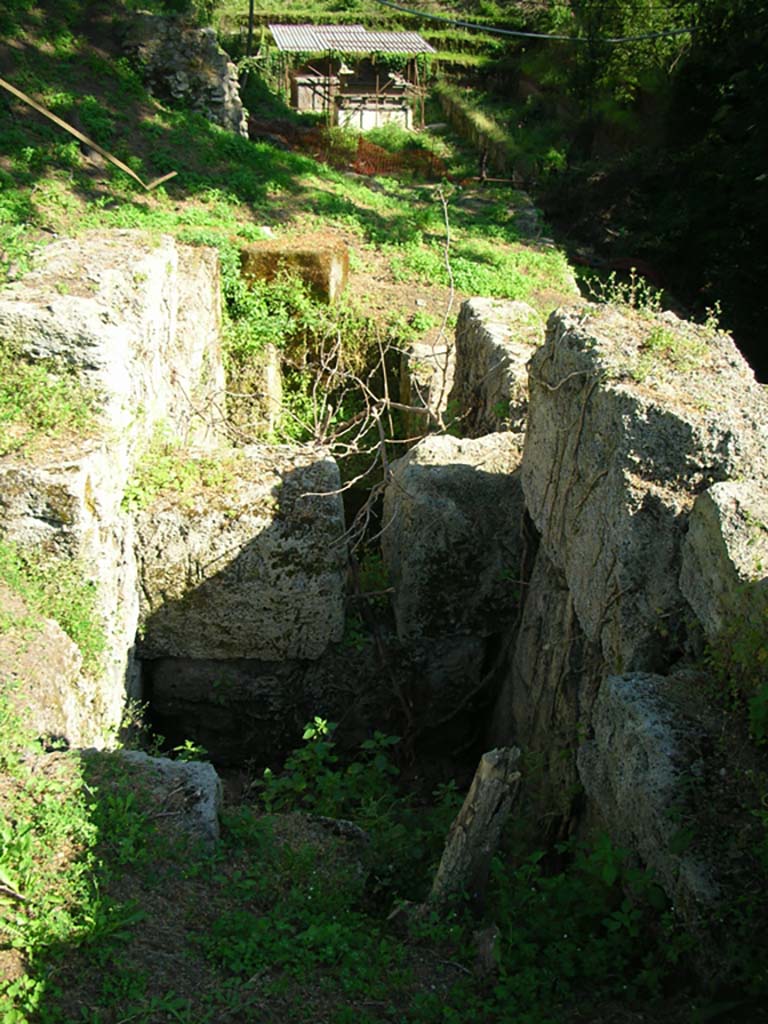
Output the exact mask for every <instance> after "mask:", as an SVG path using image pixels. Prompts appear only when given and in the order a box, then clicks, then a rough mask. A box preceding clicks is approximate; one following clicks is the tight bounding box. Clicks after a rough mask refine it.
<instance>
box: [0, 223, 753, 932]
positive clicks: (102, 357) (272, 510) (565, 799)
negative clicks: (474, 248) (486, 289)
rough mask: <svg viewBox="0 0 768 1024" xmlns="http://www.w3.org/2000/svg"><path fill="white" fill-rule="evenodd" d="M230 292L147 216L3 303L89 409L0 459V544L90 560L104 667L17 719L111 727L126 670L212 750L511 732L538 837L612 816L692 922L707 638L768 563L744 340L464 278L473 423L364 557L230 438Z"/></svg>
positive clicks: (395, 484)
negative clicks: (152, 234) (139, 225)
mask: <svg viewBox="0 0 768 1024" xmlns="http://www.w3.org/2000/svg"><path fill="white" fill-rule="evenodd" d="M82 267H98V268H100V269H99V270H98V271H97V272H92V275H91V278H90V279H89V283H88V286H87V287H82V288H79V287H74V286H73V287H72V288H70V289H69V291H68V293H67V294H62V292H61V290H60V289H59V288H57V287H56V285H57V282H59V281H61V280H62V279H67V280H71V281H77V280H79V278H78V275H80V276H82V271H81V269H80V268H82ZM219 310H220V295H219V282H218V265H217V259H216V254H215V253H214V252H212V251H210V250H206V249H191V248H189V247H185V246H181V245H179V244H177V243H176V242H175V241H173V240H172V239H170V238H162V239H161V240H160V241H159V242H158V241H156V240H152V239H147V238H144V237H143V236H140V235H138V234H136V233H134V232H111V233H94V234H89V235H85V236H83V238H81V239H79V240H78V241H76V242H67V243H55V244H54V245H52V246H50V247H49V248H48V249H47V250H46V254H45V258H44V260H43V262H42V265H41V268H40V269H39V270H37V271H36V272H34V273H32V274H30V275H28V276H27V277H25V278H24V279H23V280H22V281H20V282H18V283H16V284H15V285H13V286H11V287H10V288H8V289H6V291H5V292H4V293H3V296H2V297H0V332H2V333H3V334H4V336H6V337H12V338H14V339H15V344H16V345H17V346H18V349H19V355H20V357H22V356H24V357H31V356H33V355H34V357H35V358H40V357H43V356H57V357H59V358H63V359H66V361H67V362H68V363H69V364H71V365H74V366H76V367H78V368H79V370H80V372H81V375H82V377H83V379H84V380H86V381H87V382H88V383H89V384H90V385H92V386H93V387H94V388H96V389H97V393H98V395H99V402H100V409H101V420H100V421H99V423H98V425H97V426H95V427H94V428H93V429H92V431H91V432H90V434H89V437H88V438H87V439H86V440H85V441H82V440H78V441H77V442H73V443H72V444H71V445H69V446H67V445H63V446H62V448H61V450H51V451H46V452H40V453H38V454H37V455H36V456H35V457H34V458H28V459H22V458H19V457H15V456H13V455H11V456H7V457H6V458H4V459H3V460H2V462H0V485H1V486H0V495H2V497H1V499H0V500H1V502H2V516H3V523H4V531H5V535H6V537H7V538H8V539H9V540H11V541H14V542H18V543H23V544H25V545H27V546H31V547H33V548H34V547H36V548H38V549H39V550H41V551H45V552H46V553H47V554H48V555H55V556H58V557H61V558H72V557H76V558H77V559H79V560H80V561H82V563H84V564H87V565H88V566H90V567H91V571H92V573H93V580H94V583H96V584H97V585H98V594H99V601H100V610H101V613H102V615H103V617H104V619H105V621H106V622H107V623H108V627H109V628H108V637H107V650H106V653H105V656H104V657H105V664H106V666H107V667H106V669H105V671H104V673H103V675H102V677H101V678H100V679H98V680H97V685H95V684H94V680H93V679H92V678H91V679H89V678H88V674H87V672H86V671H85V670H84V668H83V664H82V659H81V660H80V662H79V663H78V662H77V659H76V658H75V657H74V656H73V659H72V661H71V665H70V666H69V668H68V670H67V671H66V672H63V671H62V672H61V673H59V674H57V675H56V678H55V679H50V680H49V681H48V684H47V685H48V690H47V691H44V692H41V693H36V694H30V695H29V701H30V705H31V706H32V705H34V720H35V723H36V725H35V727H36V728H37V729H39V731H40V732H41V734H43V733H47V734H49V735H56V736H61V737H65V738H66V739H67V741H68V742H69V743H70V745H71V746H73V747H82V746H88V745H92V744H97V745H105V736H109V735H110V734H112V735H114V733H115V732H116V731H117V730H118V729H119V726H120V722H121V717H122V715H123V711H124V706H125V699H126V693H127V694H128V696H129V697H132V698H134V699H138V700H146V701H148V702H149V705H150V709H151V717H152V721H153V723H154V725H155V726H156V728H157V731H158V732H159V733H161V734H163V735H164V736H165V738H166V746H167V747H168V748H173V747H176V746H179V745H181V744H183V743H184V742H186V741H191V742H193V743H194V744H198V745H200V746H202V747H204V748H206V750H207V751H208V752H209V755H210V757H211V758H212V760H213V761H214V762H215V763H216V764H219V765H222V766H224V767H226V768H227V769H232V768H240V767H241V766H243V765H248V766H249V767H250V768H253V769H254V770H257V769H258V768H260V767H261V766H264V765H268V764H274V763H276V762H278V761H279V760H280V759H281V757H282V756H283V755H284V754H285V753H286V751H287V750H289V749H291V748H292V747H294V746H296V745H297V743H298V742H299V741H300V739H301V733H302V729H303V726H304V725H305V723H307V722H308V721H311V720H312V719H313V717H314V716H320V717H322V718H326V719H328V720H331V721H335V722H338V723H339V733H338V736H339V740H340V742H342V743H343V744H347V745H349V746H354V745H355V744H357V743H359V742H360V740H362V739H365V738H366V737H368V736H369V735H370V732H371V730H372V729H378V730H383V731H385V732H389V733H393V734H396V735H399V736H402V737H403V740H404V743H405V744H406V746H407V748H408V749H409V750H410V752H411V754H412V755H414V756H416V757H427V756H429V757H434V756H436V755H440V756H445V757H446V759H448V760H452V761H454V762H455V761H456V759H457V757H458V756H459V755H460V754H461V752H462V751H466V752H467V756H468V757H470V756H471V757H472V758H475V757H476V756H477V755H478V754H479V753H480V752H482V751H483V750H487V749H489V748H490V747H492V746H499V747H508V746H511V745H513V744H515V745H517V746H519V747H520V748H521V749H522V751H523V760H522V773H523V789H522V796H521V804H520V807H521V810H520V814H521V816H523V817H524V818H525V821H526V824H527V826H528V827H529V831H530V832H531V833H533V834H534V835H536V836H538V837H539V838H540V839H543V838H549V839H552V838H561V837H564V836H567V835H571V834H573V833H574V832H580V831H581V832H584V831H585V830H586V829H588V828H589V827H601V828H604V829H605V830H606V831H607V832H608V833H609V834H610V836H611V837H612V840H613V841H614V842H615V843H617V844H620V845H621V847H622V848H626V849H627V850H629V851H631V852H632V854H633V855H634V856H636V857H637V858H638V859H639V861H640V862H642V863H643V864H645V865H648V866H649V867H650V868H652V869H653V870H654V872H655V874H656V877H657V879H658V880H659V883H660V884H661V885H662V886H663V888H664V889H665V891H666V893H667V895H668V896H669V897H670V899H671V900H672V901H673V902H674V905H675V907H676V908H677V910H678V912H679V913H680V914H681V915H683V916H684V917H685V918H686V920H687V921H688V922H689V923H690V924H691V926H692V927H694V928H695V929H696V930H697V934H698V933H701V932H702V930H704V931H706V928H705V926H704V922H705V919H706V915H707V909H708V908H710V907H712V906H714V905H715V904H716V903H717V901H718V900H719V899H720V898H721V897H722V895H723V893H725V892H727V891H728V889H729V886H733V885H734V884H736V885H738V877H734V876H733V874H732V870H731V868H730V866H729V865H728V864H723V863H721V862H719V861H718V858H717V856H716V854H717V841H718V839H719V828H720V827H721V825H720V824H719V823H718V820H717V813H718V807H719V806H720V804H721V803H722V802H723V801H727V799H728V796H729V794H730V793H731V792H732V791H731V790H730V789H729V788H728V787H729V786H735V785H740V784H742V783H744V779H743V778H742V777H741V776H740V775H739V769H738V766H736V767H733V768H731V767H729V765H728V764H726V765H725V774H720V762H721V759H726V761H727V757H728V756H729V755H728V753H727V751H726V752H724V751H722V749H721V748H720V747H719V746H718V744H717V740H716V737H717V735H718V729H719V728H720V726H721V720H720V718H719V717H718V714H719V713H718V711H717V709H716V708H714V709H713V708H710V707H708V706H707V702H705V701H702V699H701V694H702V693H703V692H705V687H704V683H703V681H702V678H703V674H704V670H703V669H702V667H701V664H702V663H701V660H700V652H701V650H702V647H703V645H704V643H705V642H706V641H709V642H713V641H716V640H717V639H718V637H720V636H721V635H722V631H723V628H724V626H725V627H728V625H729V623H731V622H736V623H738V622H739V621H740V614H736V613H735V612H734V609H737V610H738V609H739V608H740V607H741V605H740V602H742V601H743V600H744V598H743V594H744V592H745V588H746V590H747V591H748V593H749V600H750V608H749V610H748V613H745V621H746V620H747V619H748V618H749V616H751V615H753V614H754V613H755V611H756V612H757V613H758V614H762V609H764V607H765V587H764V581H763V576H764V570H763V569H762V568H761V565H763V564H764V561H765V559H766V558H768V551H767V550H766V549H765V544H766V540H765V537H766V534H765V530H764V529H763V527H762V526H761V525H760V524H763V523H765V522H766V521H768V498H767V497H766V492H765V489H764V478H765V469H766V452H768V403H767V402H766V397H765V394H764V393H763V391H762V390H761V389H760V387H759V386H758V385H756V384H755V382H754V378H753V377H752V374H751V372H750V371H749V369H748V367H747V366H746V364H745V363H744V362H743V360H742V359H741V357H740V356H739V355H738V352H737V351H736V349H735V347H734V345H733V342H732V341H731V340H730V339H729V338H727V337H726V336H724V335H722V334H718V333H715V332H713V331H712V330H710V329H705V328H699V327H695V326H693V325H690V324H685V323H683V322H681V321H678V320H677V319H676V318H674V317H673V316H671V315H670V314H662V315H658V314H653V313H649V312H645V313H643V314H642V315H641V314H640V313H638V312H637V311H633V310H626V309H624V310H621V309H617V308H613V307H610V306H608V307H596V306H587V305H581V306H575V307H573V308H569V309H561V310H558V311H556V313H555V314H553V315H552V317H551V318H550V321H549V326H548V329H547V333H546V338H544V337H543V336H542V335H539V333H538V330H536V329H534V328H535V324H536V317H535V315H534V314H531V313H530V311H528V310H527V309H526V308H525V307H522V306H521V304H519V303H504V302H500V301H495V300H485V299H474V300H470V301H469V302H467V303H465V304H464V306H463V308H462V311H461V315H460V317H459V322H458V326H457V333H456V353H455V370H454V379H453V384H452V387H451V389H450V394H448V393H446V394H444V396H443V397H444V400H445V401H446V404H447V402H448V400H449V399H450V402H451V403H452V406H453V408H454V409H456V410H457V412H458V415H459V417H460V420H459V422H460V423H461V424H463V425H464V429H465V432H466V433H467V434H469V435H470V436H466V437H463V438H457V437H453V436H448V435H446V434H445V433H441V432H439V431H437V432H435V433H433V434H432V435H431V436H429V437H427V438H426V439H424V440H423V441H422V442H421V443H419V444H418V445H415V446H413V447H411V448H410V449H409V450H408V451H407V454H405V455H403V456H401V457H399V458H397V459H395V460H394V461H393V462H391V463H388V465H387V472H386V474H384V475H381V476H380V478H379V479H380V481H381V483H382V484H383V487H382V488H381V492H382V493H381V505H380V512H378V513H377V515H378V519H377V520H376V526H375V527H374V528H372V529H371V530H370V531H369V533H368V535H367V536H363V538H362V540H363V541H364V543H363V545H362V546H361V547H360V548H359V549H358V551H357V554H356V556H355V561H354V562H352V563H351V562H350V551H349V546H348V536H347V529H348V527H349V525H350V524H349V521H348V519H347V518H346V516H345V512H344V502H343V496H342V493H341V490H340V483H341V477H340V474H339V468H338V465H337V463H336V461H335V460H334V458H333V457H332V455H331V453H330V452H329V451H328V450H327V448H323V447H322V446H319V445H314V446H313V445H296V444H294V445H264V444H258V445H244V446H240V447H237V448H233V447H232V446H231V445H228V444H227V442H226V430H225V424H224V422H223V415H222V410H223V408H224V406H225V395H224V391H225V387H224V379H223V366H222V361H221V325H220V318H219ZM660 339H661V341H663V342H664V344H660V343H659V342H660ZM420 373H423V365H421V364H420V365H419V367H418V368H417V367H415V366H412V373H411V380H413V379H414V378H415V377H416V376H417V375H418V374H420ZM427 390H429V389H428V388H427ZM447 391H448V389H447V388H436V389H435V391H434V392H433V394H434V393H437V392H440V393H442V392H447ZM403 404H412V405H413V404H415V403H414V402H411V403H403ZM726 404H727V407H728V410H729V414H728V416H727V417H724V416H723V415H722V409H723V407H724V405H726ZM441 412H442V410H439V409H438V410H433V413H432V414H433V415H434V416H436V417H439V415H440V413H441ZM148 467H149V470H148ZM756 524H757V525H756ZM376 533H378V534H380V536H379V537H375V534H376ZM350 566H352V568H350ZM697 657H698V660H697ZM142 690H143V692H142ZM744 696H745V697H746V696H748V695H747V694H745V695H744ZM106 743H107V745H108V743H109V741H108V740H107V741H106ZM713 758H714V761H713ZM714 762H718V764H717V766H715V764H714ZM691 779H694V780H705V781H706V785H705V783H704V782H702V783H701V787H698V786H697V785H692V784H691ZM670 808H674V809H675V815H674V816H671V815H670ZM703 808H705V809H706V814H709V815H710V816H712V815H714V818H711V820H709V823H708V824H707V822H706V821H705V818H706V815H705V814H704V811H703ZM681 822H682V826H681ZM702 822H704V824H702ZM691 825H695V827H692V828H690V831H691V832H692V835H693V838H692V840H691V841H690V842H689V843H688V845H686V846H685V847H681V846H680V844H679V843H677V842H676V836H677V835H678V833H679V831H680V828H681V827H686V828H689V826H691Z"/></svg>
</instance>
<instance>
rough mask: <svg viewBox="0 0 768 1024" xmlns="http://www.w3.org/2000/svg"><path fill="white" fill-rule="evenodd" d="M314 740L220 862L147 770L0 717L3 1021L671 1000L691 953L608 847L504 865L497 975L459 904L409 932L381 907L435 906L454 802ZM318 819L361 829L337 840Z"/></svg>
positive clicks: (417, 1014) (458, 1015) (485, 1017)
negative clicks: (177, 821)
mask: <svg viewBox="0 0 768 1024" xmlns="http://www.w3.org/2000/svg"><path fill="white" fill-rule="evenodd" d="M305 741H306V742H305V745H304V746H303V747H301V748H299V749H298V750H297V751H295V752H294V753H293V754H292V755H291V756H290V757H289V758H288V760H287V762H286V764H285V767H284V770H283V771H282V772H280V773H279V774H278V773H275V774H269V775H267V776H266V778H265V779H264V781H263V784H262V785H261V787H260V790H261V793H262V796H261V798H260V801H259V803H256V804H251V805H249V804H242V805H240V806H238V807H236V808H232V809H230V810H229V811H228V812H227V813H226V816H225V831H224V835H223V837H222V842H221V845H220V847H219V848H218V849H216V850H212V851H209V850H206V849H205V848H203V847H200V846H198V845H196V844H195V843H194V842H192V841H191V840H188V839H185V838H184V837H183V835H179V834H178V833H176V834H174V833H173V832H172V831H171V830H169V828H168V826H167V821H168V818H167V816H166V815H165V814H164V813H163V811H164V808H163V806H162V805H158V803H156V802H155V803H153V797H152V795H151V794H150V793H149V791H148V790H147V789H146V788H145V785H144V784H143V782H142V778H141V775H140V774H137V773H136V772H134V771H131V770H129V769H128V767H127V766H126V765H125V764H122V763H120V762H115V761H113V760H112V759H111V758H110V755H91V756H88V757H86V758H81V757H79V756H76V755H61V754H59V755H53V756H52V757H50V756H49V757H48V758H44V759H42V760H41V759H40V757H39V755H38V756H35V755H30V754H27V755H26V756H25V757H22V756H21V755H22V753H23V752H24V751H25V749H28V745H27V744H26V743H25V742H24V740H23V739H22V731H21V730H20V728H19V723H18V722H17V721H14V719H13V717H12V716H11V715H10V714H9V713H8V711H7V708H6V705H5V704H0V758H1V759H2V763H3V767H4V773H5V774H4V776H3V796H4V800H3V812H2V823H1V824H0V839H1V840H2V843H1V845H0V872H1V873H2V883H3V885H5V886H7V887H9V888H10V889H12V890H13V891H14V892H15V893H16V894H17V897H15V898H13V899H10V900H9V899H8V898H5V899H4V900H3V902H2V903H1V904H0V906H1V907H2V910H1V911H0V936H2V951H3V953H4V955H5V956H6V958H8V957H11V956H17V957H18V960H17V961H16V968H17V970H16V977H15V979H14V980H13V981H12V982H10V983H9V984H6V985H5V987H4V990H3V992H2V995H0V1000H1V1002H0V1006H2V1010H3V1020H4V1021H6V1022H8V1024H25V1022H26V1021H30V1020H32V1019H34V1020H36V1021H40V1022H43V1024H96V1022H98V1024H115V1022H116V1021H119V1020H128V1019H129V1020H137V1021H140V1022H143V1024H155V1022H157V1024H159V1022H162V1021H169V1020H173V1021H177V1022H181V1024H217V1022H219V1021H222V1020H226V1019H229V1017H230V1016H234V1017H236V1018H237V1019H240V1020H251V1019H253V1020H259V1021H263V1022H265V1024H272V1022H274V1024H277V1022H278V1021H280V1022H285V1024H300V1022H302V1024H304V1022H305V1024H309V1022H311V1021H316V1020H318V1019H324V1020H327V1021H329V1022H332V1024H347V1022H351V1021H353V1020H354V1021H361V1020H362V1021H366V1022H369V1024H373V1022H391V1024H406V1022H407V1024H444V1022H451V1024H460V1022H462V1021H479V1020H482V1021H487V1022H488V1024H495V1022H498V1024H507V1022H509V1024H511V1022H513V1021H515V1022H517V1021H525V1022H526V1024H552V1022H554V1021H557V1022H558V1024H559V1022H564V1021H566V1020H570V1019H572V1011H573V1007H574V1006H575V1005H577V1004H578V1002H579V1001H580V1000H583V999H588V1000H589V1002H590V1005H591V1006H595V1005H598V1004H599V1003H600V1001H601V1000H605V999H607V998H610V997H612V996H614V995H615V996H616V997H618V998H621V999H622V1000H623V1001H627V1000H634V999H636V998H639V999H642V1000H643V1005H644V1006H648V1001H649V1000H650V1001H651V1002H652V1001H653V1000H655V999H658V998H659V997H660V996H661V995H662V993H663V990H664V983H665V979H666V978H667V977H669V976H670V974H671V973H672V971H673V970H674V969H675V967H676V965H677V964H678V963H679V962H680V958H681V957H683V956H684V954H685V940H684V938H683V937H681V936H679V935H678V934H677V933H676V931H675V928H674V925H673V923H672V919H671V918H670V917H669V915H668V914H667V912H666V910H665V909H664V903H663V898H662V897H661V894H660V892H659V890H658V889H657V888H656V887H655V886H654V884H653V882H652V880H651V879H649V878H648V877H647V876H646V875H645V874H643V873H642V872H640V871H638V870H637V869H634V868H633V867H631V865H630V864H629V862H628V860H627V858H626V855H625V854H624V853H623V852H622V851H620V850H617V849H615V848H614V847H613V846H611V844H610V843H609V842H608V841H607V840H606V839H604V838H602V839H600V840H599V841H598V842H597V844H596V845H595V846H594V847H593V848H591V849H589V848H585V847H580V846H577V845H575V844H566V846H564V847H562V849H561V851H560V856H561V858H562V862H563V863H564V864H565V867H560V868H556V869H551V868H547V866H546V862H545V858H544V856H543V854H542V853H540V852H537V853H534V854H532V855H528V856H525V857H523V858H522V859H518V860H517V861H516V862H515V870H510V868H509V867H508V866H507V867H503V866H502V863H501V861H496V862H495V864H494V868H493V880H492V893H491V896H490V898H489V901H488V906H489V909H490V908H492V911H493V917H495V918H497V919H498V920H499V922H500V923H501V935H500V937H499V941H498V944H497V947H496V953H495V963H496V967H495V968H493V967H490V966H489V967H488V968H487V969H488V970H490V971H491V973H490V974H485V975H482V974H481V975H475V974H473V971H472V965H473V960H474V957H475V955H476V951H475V945H474V939H473V931H474V930H475V929H476V928H477V926H478V922H477V921H475V920H473V919H472V918H471V917H470V916H469V915H468V914H466V913H465V912H464V911H463V910H462V909H461V908H456V911H455V912H454V913H452V914H449V915H448V916H446V917H444V918H441V917H438V916H437V915H436V914H427V915H426V916H425V917H424V918H423V919H421V920H419V922H418V923H416V924H414V925H413V927H412V929H411V931H410V933H409V934H408V935H407V936H405V937H403V935H402V934H400V933H398V932H397V931H396V930H394V929H393V928H392V927H391V926H390V925H388V923H387V920H386V918H387V915H388V913H389V910H390V909H391V907H392V905H393V902H397V901H399V900H402V899H403V898H412V899H423V898H424V897H425V895H426V893H427V891H428V887H429V882H430V877H431V869H432V867H433V865H434V863H435V860H436V858H437V857H438V856H439V852H440V848H441V845H442V840H443V837H444V834H445V830H446V827H447V824H448V822H449V821H450V818H451V816H452V814H453V813H454V811H455V809H456V806H457V802H458V801H457V796H456V793H455V791H454V790H453V789H452V788H451V787H447V788H446V787H443V788H441V789H440V790H439V791H438V792H437V793H436V795H435V797H433V798H432V799H431V800H429V801H428V802H427V801H424V800H417V799H416V798H414V797H405V796H403V795H402V793H401V791H400V788H399V785H398V770H397V767H396V764H395V762H394V760H393V753H394V752H396V751H397V740H396V739H394V738H393V737H388V736H384V735H382V734H380V733H374V735H373V736H372V738H371V739H370V740H367V741H365V742H364V743H363V744H362V745H361V747H360V749H359V751H358V753H357V754H356V755H355V756H354V757H353V758H351V759H350V758H344V757H342V756H341V755H340V753H339V752H338V751H337V750H336V749H335V746H334V743H333V729H332V726H331V725H330V724H329V723H327V722H325V721H324V720H322V719H319V718H316V719H315V720H314V722H313V723H311V725H309V726H308V727H307V729H306V730H305ZM260 804H262V806H260ZM262 807H264V808H265V809H268V811H269V813H266V814H265V813H264V809H262ZM298 808H300V809H301V813H297V809H298ZM308 811H310V812H313V813H315V814H334V815H344V816H346V817H347V819H348V820H351V824H348V825H347V826H346V831H342V832H341V834H340V836H337V835H334V833H333V831H332V830H329V829H326V828H325V827H324V826H323V825H322V824H321V823H320V822H319V821H318V819H316V818H312V817H307V816H306V812H308ZM321 820H322V819H321ZM361 829H364V830H365V831H361ZM345 837H346V838H345ZM4 962H5V961H4ZM573 1019H576V1018H575V1017H574V1018H573Z"/></svg>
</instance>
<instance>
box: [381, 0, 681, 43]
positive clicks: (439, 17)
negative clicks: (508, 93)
mask: <svg viewBox="0 0 768 1024" xmlns="http://www.w3.org/2000/svg"><path fill="white" fill-rule="evenodd" d="M374 3H377V4H383V5H384V6H385V7H391V8H393V9H394V10H395V11H402V12H403V13H404V14H412V15H413V16H414V17H415V18H425V19H428V20H430V21H442V22H444V23H446V24H448V25H456V26H458V27H459V28H471V29H475V30H476V31H478V32H487V33H490V34H492V35H496V36H515V37H516V38H521V39H546V40H550V41H554V42H563V43H639V42H643V41H645V40H646V39H662V38H665V37H667V36H682V35H690V34H693V32H695V31H696V29H695V28H694V27H693V26H689V27H687V28H668V29H661V30H659V31H658V32H643V33H641V34H640V35H635V36H589V35H587V36H561V35H554V34H551V33H547V32H524V31H523V30H522V29H514V28H497V27H496V26H494V25H478V24H476V23H475V22H472V21H460V20H459V19H458V18H448V17H446V16H445V15H443V14H427V13H426V12H425V11H416V10H414V9H413V8H412V7H404V6H403V5H402V4H396V3H394V2H393V0H374Z"/></svg>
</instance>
